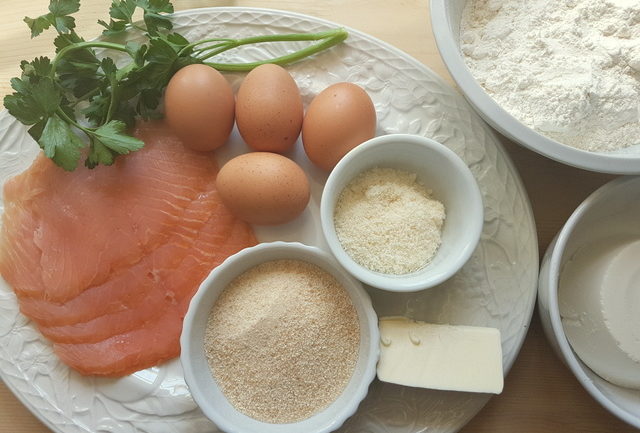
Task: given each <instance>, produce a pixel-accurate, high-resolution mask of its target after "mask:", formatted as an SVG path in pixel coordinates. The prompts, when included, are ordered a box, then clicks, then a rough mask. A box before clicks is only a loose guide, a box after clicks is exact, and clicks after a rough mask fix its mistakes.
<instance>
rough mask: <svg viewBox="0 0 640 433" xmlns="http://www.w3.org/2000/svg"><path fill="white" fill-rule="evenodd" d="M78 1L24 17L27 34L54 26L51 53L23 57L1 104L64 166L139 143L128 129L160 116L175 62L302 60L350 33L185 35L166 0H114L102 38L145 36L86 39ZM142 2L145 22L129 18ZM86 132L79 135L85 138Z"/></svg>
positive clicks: (104, 157) (92, 161) (107, 161)
mask: <svg viewBox="0 0 640 433" xmlns="http://www.w3.org/2000/svg"><path fill="white" fill-rule="evenodd" d="M79 9H80V0H50V4H49V12H48V13H46V14H44V15H41V16H39V17H37V18H29V17H25V19H24V21H25V22H26V23H27V25H28V26H29V28H30V29H31V37H36V36H38V35H39V34H41V33H42V32H43V31H45V30H47V29H49V28H51V27H53V28H54V29H55V30H56V31H57V33H58V36H57V37H56V39H55V41H54V45H55V47H56V55H55V57H54V58H53V60H51V59H49V58H47V57H38V58H36V59H34V60H32V61H30V62H28V61H26V60H23V61H22V62H21V64H20V68H21V70H22V73H21V76H20V77H19V78H13V79H12V80H11V87H12V88H13V89H14V90H15V92H14V93H13V94H11V95H7V96H6V97H5V98H4V105H5V107H6V108H7V109H8V110H9V112H10V113H11V114H12V115H13V116H14V117H16V118H17V119H18V120H19V121H20V122H22V123H24V124H25V125H29V126H30V128H29V134H30V135H31V136H32V137H33V138H34V139H35V140H36V141H37V142H38V144H39V145H40V147H41V148H42V149H43V150H44V153H45V155H46V156H47V157H49V158H51V159H52V160H53V161H54V162H55V163H56V164H57V165H59V166H61V167H62V168H64V169H65V170H69V171H71V170H74V169H75V168H76V167H77V165H78V163H79V161H80V160H81V159H82V158H83V157H84V158H85V160H84V164H85V165H86V166H87V167H89V168H93V167H95V166H97V165H99V164H103V165H111V164H113V162H114V160H115V158H116V157H117V156H118V155H124V154H127V153H129V152H132V151H136V150H138V149H140V148H142V147H143V146H144V143H143V142H142V141H140V140H138V139H137V138H134V137H131V136H130V135H128V134H127V129H128V128H129V127H131V126H132V125H133V124H134V123H135V119H136V118H143V119H149V118H152V117H157V116H158V115H159V113H158V106H159V105H160V101H161V98H162V93H163V91H164V88H165V87H166V85H167V83H168V82H169V80H170V79H171V77H172V76H173V74H174V73H175V72H176V71H178V70H179V69H180V68H182V67H184V66H186V65H189V64H193V63H204V64H206V65H209V66H211V67H213V68H216V69H218V70H220V71H248V70H251V69H253V68H255V67H256V66H258V65H261V64H264V63H277V64H280V65H283V64H288V63H292V62H295V61H298V60H301V59H303V58H305V57H307V56H310V55H313V54H315V53H318V52H320V51H322V50H325V49H327V48H330V47H332V46H334V45H336V44H338V43H340V42H342V41H344V40H345V39H346V37H347V32H346V31H345V30H344V29H334V30H330V31H326V32H320V33H296V34H285V35H264V36H253V37H247V38H243V39H228V38H208V39H204V40H201V41H197V42H190V41H188V40H187V39H186V38H185V37H184V36H182V35H180V34H179V33H177V32H175V31H173V24H172V21H171V16H170V14H172V13H173V6H172V4H171V2H170V1H169V0H113V1H112V3H111V7H110V9H109V16H110V19H109V22H106V21H103V20H99V21H98V23H99V24H100V25H101V26H103V27H104V28H105V30H104V31H103V35H105V36H106V37H107V38H109V37H112V36H117V35H121V34H123V33H124V32H126V31H127V30H128V29H131V28H133V29H136V30H138V31H139V32H141V33H143V34H144V35H145V37H146V43H142V44H141V43H137V42H132V41H128V42H126V43H124V44H121V43H116V42H110V41H108V40H104V41H102V40H100V41H98V40H93V41H85V40H84V39H83V38H82V37H80V36H79V35H78V34H77V33H76V31H75V26H76V24H75V19H74V18H73V16H72V14H74V13H76V12H78V10H79ZM138 9H140V10H141V11H142V21H141V22H136V21H134V18H133V16H134V14H135V13H136V11H137V10H138ZM285 41H311V42H312V44H310V45H308V46H306V47H305V48H303V49H300V50H299V51H296V52H293V53H291V54H287V55H284V56H281V57H276V58H272V59H265V60H263V61H259V62H249V63H237V64H236V63H217V62H213V61H211V60H212V58H213V57H215V56H217V55H219V54H220V53H223V52H225V51H228V50H231V49H234V48H238V47H241V46H243V45H249V44H256V43H263V42H285ZM96 49H100V50H102V51H103V52H108V51H110V50H115V51H120V52H122V53H124V54H125V55H127V56H128V57H129V58H130V62H129V63H127V64H126V65H124V66H118V65H117V64H116V62H115V61H114V60H113V59H112V58H110V57H106V56H99V55H98V54H97V52H96ZM83 138H84V139H83Z"/></svg>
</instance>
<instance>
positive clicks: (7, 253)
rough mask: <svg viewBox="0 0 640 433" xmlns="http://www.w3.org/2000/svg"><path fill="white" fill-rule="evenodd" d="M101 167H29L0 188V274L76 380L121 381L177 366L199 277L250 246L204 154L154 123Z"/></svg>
mask: <svg viewBox="0 0 640 433" xmlns="http://www.w3.org/2000/svg"><path fill="white" fill-rule="evenodd" d="M135 135H136V136H137V137H138V138H140V139H142V140H143V141H144V142H145V147H144V148H143V149H142V150H140V151H138V152H134V153H131V154H130V155H127V156H124V157H120V158H119V159H118V160H117V161H116V163H115V164H114V165H113V166H111V167H105V166H100V167H98V168H96V169H93V170H89V169H86V168H78V169H76V170H75V171H74V172H65V171H63V170H62V169H61V168H59V167H57V166H55V165H54V164H53V162H52V161H51V160H50V159H48V158H46V157H44V155H41V156H40V157H38V158H37V159H36V160H35V161H34V163H33V165H32V166H31V167H30V168H29V169H28V170H27V171H25V172H24V173H22V174H20V175H18V176H16V177H14V178H13V179H11V180H9V181H8V182H7V183H6V184H5V189H4V204H5V212H4V214H3V217H2V223H3V224H2V232H1V233H0V273H1V274H2V276H3V277H4V279H5V280H6V281H7V283H8V284H9V285H10V286H11V287H12V288H13V290H14V291H15V293H16V295H17V297H18V300H19V303H20V309H21V311H22V312H23V313H24V314H25V315H26V316H27V317H29V318H30V319H32V320H33V321H34V322H35V323H36V325H37V326H38V328H39V329H40V331H41V332H42V334H43V335H45V336H46V337H47V338H48V339H49V340H50V341H51V342H52V343H53V349H54V351H55V353H56V354H57V355H58V356H59V357H60V359H62V361H64V362H65V363H66V364H67V365H69V366H71V367H73V368H74V369H76V370H77V371H79V372H80V373H82V374H93V375H103V376H122V375H126V374H129V373H132V372H134V371H137V370H140V369H143V368H146V367H150V366H153V365H156V364H158V363H160V362H162V361H164V360H167V359H170V358H173V357H175V356H177V355H178V354H179V352H180V345H179V337H180V332H181V330H182V319H183V317H184V315H185V313H186V310H187V307H188V305H189V301H190V300H191V297H192V296H193V294H194V293H195V291H196V290H197V288H198V286H199V285H200V283H201V282H202V280H203V279H204V278H205V277H206V276H207V275H208V274H209V272H210V271H211V269H213V268H214V267H215V266H217V265H218V264H220V263H221V262H222V261H223V260H224V259H225V258H227V257H228V256H229V255H231V254H233V253H235V252H237V251H239V250H241V249H243V248H245V247H248V246H252V245H254V244H255V243H256V239H255V237H254V234H253V231H252V229H251V227H250V226H248V225H247V224H246V223H244V222H242V221H240V220H238V219H236V218H235V217H233V216H232V215H231V213H230V212H229V211H228V210H227V209H226V208H225V207H224V206H223V205H222V202H221V201H220V199H219V197H218V194H217V192H216V189H215V176H216V173H217V164H216V161H215V159H214V156H213V154H211V153H199V152H195V151H192V150H189V149H187V148H186V147H184V146H183V145H182V143H181V142H180V141H179V140H178V139H177V138H176V137H175V136H173V135H172V134H171V133H170V132H169V130H168V129H167V128H166V127H165V126H163V125H162V124H160V123H147V124H142V125H139V126H138V127H137V129H136V131H135Z"/></svg>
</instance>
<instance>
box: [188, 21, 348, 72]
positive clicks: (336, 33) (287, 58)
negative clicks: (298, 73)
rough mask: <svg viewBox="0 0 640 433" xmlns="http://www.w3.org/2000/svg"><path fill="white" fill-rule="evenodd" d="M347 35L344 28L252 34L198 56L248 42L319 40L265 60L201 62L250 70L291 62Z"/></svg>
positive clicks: (221, 69)
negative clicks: (282, 33)
mask: <svg viewBox="0 0 640 433" xmlns="http://www.w3.org/2000/svg"><path fill="white" fill-rule="evenodd" d="M347 36H348V33H347V31H346V30H344V29H341V28H340V29H334V30H330V31H326V32H320V33H291V34H287V35H263V36H252V37H248V38H243V39H235V40H233V41H232V42H229V43H228V44H224V46H222V47H220V48H218V49H215V50H214V51H211V52H209V53H207V54H206V55H204V56H199V57H198V58H199V59H200V60H207V59H209V58H211V57H213V56H216V55H218V54H220V53H223V52H225V51H228V50H231V49H233V48H237V47H240V46H242V45H249V44H257V43H263V42H288V41H320V42H318V43H317V44H312V45H309V46H308V47H305V48H302V49H300V50H298V51H295V52H293V53H290V54H286V55H284V56H279V57H274V58H271V59H267V60H261V61H257V62H251V63H216V62H203V63H204V64H205V65H209V66H211V67H213V68H216V69H217V70H219V71H227V72H233V71H235V72H242V71H250V70H251V69H253V68H255V67H256V66H260V65H262V64H265V63H275V64H278V65H284V64H288V63H293V62H296V61H298V60H301V59H303V58H305V57H308V56H311V55H313V54H316V53H318V52H320V51H323V50H325V49H327V48H330V47H332V46H334V45H337V44H339V43H340V42H342V41H344V40H345V39H346V38H347Z"/></svg>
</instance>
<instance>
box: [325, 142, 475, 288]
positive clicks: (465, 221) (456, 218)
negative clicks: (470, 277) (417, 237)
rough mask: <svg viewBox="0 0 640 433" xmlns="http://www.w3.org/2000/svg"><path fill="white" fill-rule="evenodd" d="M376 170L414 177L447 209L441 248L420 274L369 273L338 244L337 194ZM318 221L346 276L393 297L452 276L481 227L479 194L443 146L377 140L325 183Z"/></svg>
mask: <svg viewBox="0 0 640 433" xmlns="http://www.w3.org/2000/svg"><path fill="white" fill-rule="evenodd" d="M376 167H381V168H393V169H397V170H404V171H409V172H412V173H416V175H417V179H418V182H420V183H421V184H423V185H424V186H425V187H427V188H428V189H431V190H432V191H433V196H434V198H436V199H438V200H440V201H441V202H442V204H443V205H444V207H445V212H446V217H445V222H444V225H443V228H442V243H441V245H440V247H439V248H438V250H437V252H436V255H435V256H434V257H433V259H432V261H431V262H430V263H429V264H428V265H427V266H425V267H424V268H422V269H420V270H418V271H415V272H412V273H409V274H403V275H392V274H383V273H380V272H375V271H372V270H370V269H368V268H366V267H364V266H362V265H360V264H358V263H357V262H355V261H354V260H353V259H352V258H351V257H350V256H349V254H347V252H346V251H345V250H344V249H343V247H342V245H341V244H340V240H339V239H338V236H337V234H336V230H335V225H334V211H335V205H336V202H337V201H338V198H339V196H340V193H341V192H342V190H343V189H344V188H345V187H346V186H347V184H349V182H351V180H352V179H353V178H354V177H356V176H357V175H358V174H360V173H362V172H364V171H366V170H369V169H372V168H376ZM320 218H321V222H322V231H323V233H324V236H325V238H326V241H327V244H328V245H329V248H330V249H331V251H332V252H333V254H334V255H335V257H336V258H337V259H338V261H339V262H340V263H341V264H342V266H344V267H345V269H347V271H349V272H350V273H351V274H352V275H354V276H355V277H356V278H358V279H359V280H360V281H362V282H364V283H366V284H368V285H370V286H373V287H377V288H379V289H384V290H389V291H395V292H411V291H417V290H423V289H426V288H429V287H433V286H435V285H437V284H440V283H442V282H444V281H445V280H447V279H448V278H450V277H451V276H452V275H454V274H455V273H456V272H457V271H458V270H459V269H460V268H461V267H462V266H463V265H464V264H465V263H466V262H467V260H469V257H470V256H471V254H472V253H473V251H474V250H475V248H476V246H477V244H478V241H479V239H480V234H481V232H482V227H483V223H484V216H483V204H482V195H481V194H480V189H479V188H478V184H477V182H476V180H475V178H474V177H473V174H472V173H471V171H470V170H469V168H468V167H467V165H466V164H465V163H464V161H463V160H462V159H460V157H458V156H457V155H456V154H455V153H454V152H453V151H452V150H450V149H449V148H447V147H446V146H444V145H442V144H440V143H438V142H436V141H434V140H431V139H429V138H425V137H422V136H418V135H410V134H390V135H383V136H380V137H375V138H372V139H371V140H368V141H366V142H364V143H362V144H360V145H359V146H357V147H356V148H354V149H353V150H351V151H350V152H349V153H348V154H347V155H345V156H344V157H343V158H342V159H341V160H340V162H338V164H337V165H336V166H335V168H334V169H333V171H332V172H331V174H330V175H329V178H328V179H327V182H326V184H325V187H324V191H323V193H322V199H321V203H320Z"/></svg>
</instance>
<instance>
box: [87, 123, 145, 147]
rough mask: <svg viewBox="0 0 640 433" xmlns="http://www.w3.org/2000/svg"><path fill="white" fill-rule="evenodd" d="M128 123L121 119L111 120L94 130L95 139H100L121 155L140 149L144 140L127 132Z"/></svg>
mask: <svg viewBox="0 0 640 433" xmlns="http://www.w3.org/2000/svg"><path fill="white" fill-rule="evenodd" d="M125 130H126V125H125V123H124V122H121V121H119V120H111V121H110V122H109V123H106V124H104V125H102V126H101V127H99V128H98V129H96V130H95V131H94V132H93V134H92V135H93V136H94V139H95V140H98V141H100V142H101V143H102V144H104V145H105V146H106V147H107V148H109V149H111V150H112V151H114V152H116V153H117V154H119V155H126V154H127V153H129V152H131V151H135V150H140V149H142V147H143V146H144V142H143V141H142V140H139V139H137V138H135V137H131V136H129V135H127V134H126V133H125Z"/></svg>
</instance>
